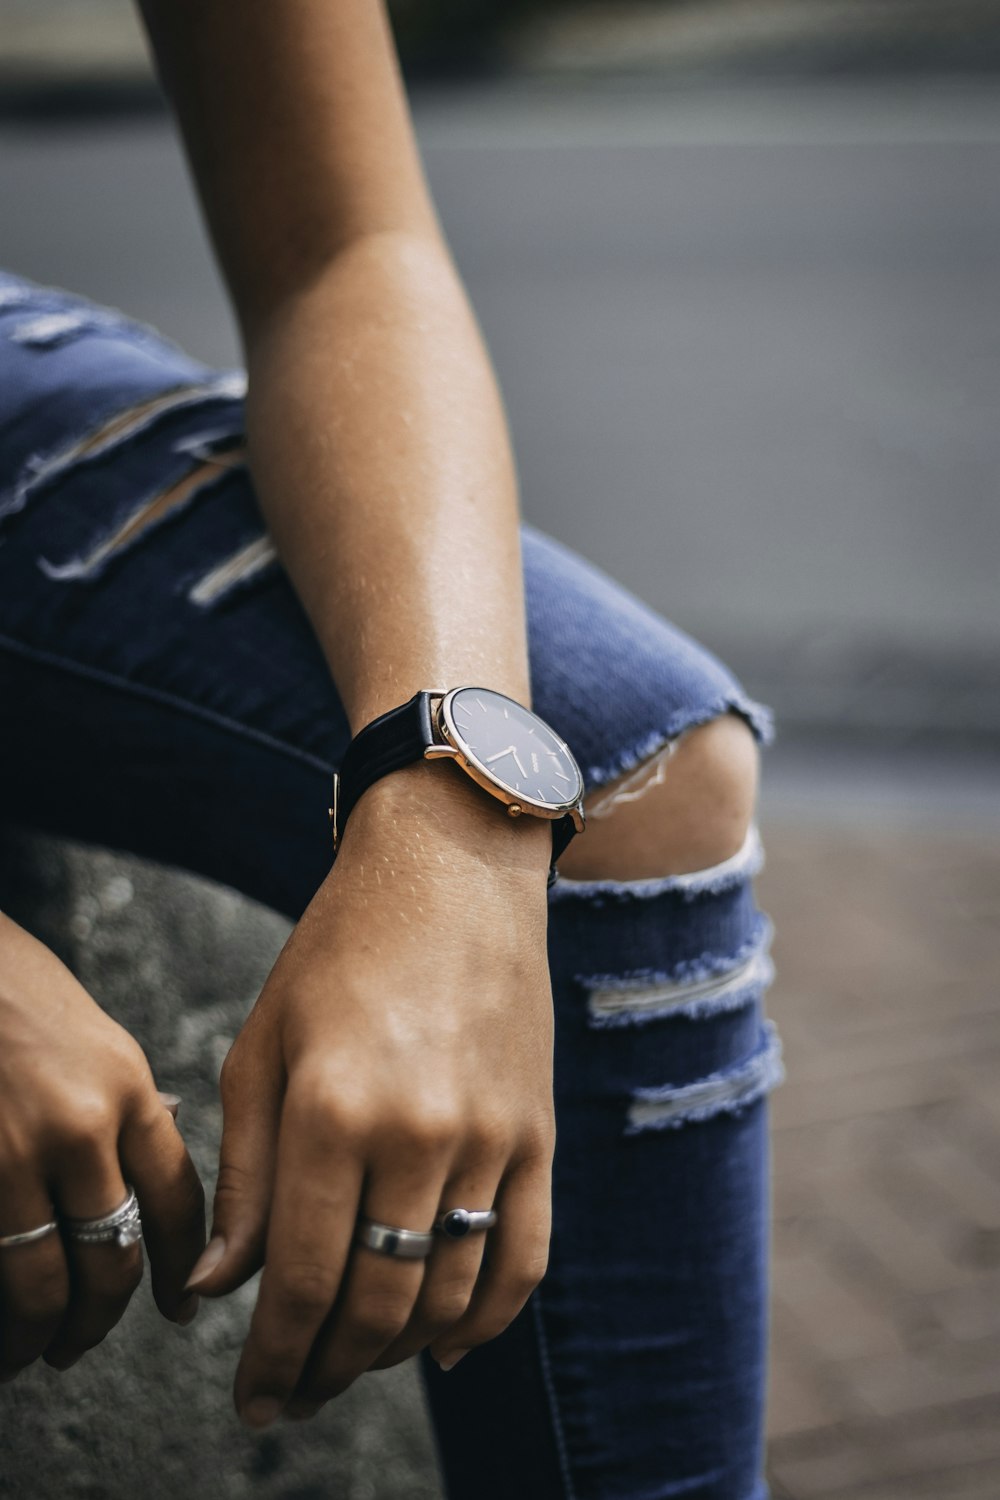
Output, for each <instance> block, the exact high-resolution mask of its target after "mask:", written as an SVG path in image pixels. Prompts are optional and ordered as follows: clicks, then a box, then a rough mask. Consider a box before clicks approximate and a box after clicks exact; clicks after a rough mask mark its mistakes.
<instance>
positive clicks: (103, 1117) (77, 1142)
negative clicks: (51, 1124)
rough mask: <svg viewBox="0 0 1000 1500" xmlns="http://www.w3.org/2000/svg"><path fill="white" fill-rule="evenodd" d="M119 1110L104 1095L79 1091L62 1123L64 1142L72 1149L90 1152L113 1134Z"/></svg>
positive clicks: (114, 1135)
mask: <svg viewBox="0 0 1000 1500" xmlns="http://www.w3.org/2000/svg"><path fill="white" fill-rule="evenodd" d="M120 1119H121V1111H120V1109H119V1108H118V1106H117V1105H116V1104H114V1103H113V1102H112V1100H110V1099H109V1098H108V1097H107V1096H106V1095H104V1094H99V1093H93V1094H84V1093H78V1094H77V1095H76V1097H75V1098H74V1099H73V1101H72V1107H71V1110H70V1113H69V1114H68V1117H67V1118H66V1120H65V1121H64V1123H63V1128H62V1131H61V1132H60V1134H61V1136H62V1141H63V1143H64V1144H65V1145H66V1146H68V1147H70V1148H71V1149H73V1150H75V1151H79V1152H82V1153H86V1154H88V1155H89V1154H91V1153H92V1152H93V1151H95V1150H96V1149H99V1148H100V1147H101V1146H103V1145H104V1144H105V1143H106V1142H107V1140H108V1139H109V1137H112V1138H116V1137H117V1135H118V1126H119V1122H120Z"/></svg>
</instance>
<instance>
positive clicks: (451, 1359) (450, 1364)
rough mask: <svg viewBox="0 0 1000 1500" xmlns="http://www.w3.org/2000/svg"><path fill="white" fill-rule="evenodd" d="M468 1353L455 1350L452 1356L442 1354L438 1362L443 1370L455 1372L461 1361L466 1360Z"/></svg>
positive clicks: (462, 1350) (463, 1350)
mask: <svg viewBox="0 0 1000 1500" xmlns="http://www.w3.org/2000/svg"><path fill="white" fill-rule="evenodd" d="M468 1352H469V1351H468V1349H453V1350H452V1352H451V1353H450V1354H442V1356H441V1358H440V1359H439V1360H438V1364H439V1365H440V1366H441V1368H442V1370H453V1369H454V1368H455V1366H456V1365H457V1364H458V1362H459V1360H460V1359H464V1358H465V1356H466V1355H467V1354H468Z"/></svg>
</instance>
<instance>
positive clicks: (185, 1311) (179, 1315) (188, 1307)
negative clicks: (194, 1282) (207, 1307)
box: [174, 1292, 199, 1328]
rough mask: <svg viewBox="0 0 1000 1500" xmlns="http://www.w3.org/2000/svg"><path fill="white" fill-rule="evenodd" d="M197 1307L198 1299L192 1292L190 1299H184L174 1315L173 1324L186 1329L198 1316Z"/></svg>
mask: <svg viewBox="0 0 1000 1500" xmlns="http://www.w3.org/2000/svg"><path fill="white" fill-rule="evenodd" d="M198 1306H199V1304H198V1298H197V1297H196V1296H195V1295H194V1293H193V1292H192V1294H191V1296H190V1297H185V1298H184V1301H183V1302H182V1303H181V1304H180V1306H179V1307H178V1309H177V1311H176V1312H175V1313H174V1322H175V1323H177V1324H179V1326H180V1327H181V1328H186V1327H187V1325H188V1324H189V1323H193V1322H194V1320H195V1318H196V1317H197V1316H198Z"/></svg>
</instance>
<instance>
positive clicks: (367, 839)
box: [338, 760, 552, 883]
mask: <svg viewBox="0 0 1000 1500" xmlns="http://www.w3.org/2000/svg"><path fill="white" fill-rule="evenodd" d="M352 830H354V835H355V839H356V843H357V845H363V846H364V847H365V848H370V847H371V845H372V841H375V842H376V843H377V844H379V845H398V844H400V843H401V842H402V843H405V844H412V843H413V842H414V841H419V842H420V843H422V844H423V845H424V846H425V847H426V846H427V844H428V840H430V841H432V842H433V843H436V844H437V845H438V846H439V847H440V846H442V845H444V846H446V847H447V848H448V849H449V851H450V852H451V853H453V854H454V855H455V856H456V857H459V858H462V857H464V856H465V855H468V857H469V858H470V859H473V860H476V861H478V862H480V863H488V864H492V865H495V866H498V867H503V868H505V869H509V870H510V871H511V872H514V871H523V872H524V873H526V874H527V875H529V876H533V877H537V878H539V879H541V880H542V881H543V883H544V880H545V878H546V876H547V874H548V869H549V864H550V862H551V859H552V825H551V823H550V822H549V821H548V820H547V819H545V818H535V817H531V816H523V817H520V818H518V819H516V820H515V819H513V818H511V817H509V816H508V814H507V809H506V807H505V806H504V804H503V803H502V802H501V801H499V800H498V799H497V798H495V797H491V796H490V795H489V793H488V792H485V791H483V789H482V788H481V787H478V786H476V785H475V783H474V782H472V781H470V780H469V778H468V777H467V776H465V775H464V774H463V773H462V772H460V771H457V770H456V768H455V767H454V766H451V765H449V764H448V763H447V762H446V761H433V760H429V761H419V762H416V763H414V764H413V765H411V766H403V767H402V768H400V769H399V770H396V771H393V772H392V773H391V774H390V775H387V776H383V777H381V778H380V779H379V780H378V781H376V782H373V784H372V785H371V786H370V787H369V788H368V789H367V791H365V792H364V793H363V794H362V796H361V797H360V798H359V799H358V802H357V804H356V806H355V808H354V811H353V812H352V813H351V817H350V820H349V822H348V824H347V827H346V829H345V831H344V842H343V845H342V848H343V849H344V850H346V849H347V848H348V847H349V845H350V842H351V836H352ZM338 857H339V856H338Z"/></svg>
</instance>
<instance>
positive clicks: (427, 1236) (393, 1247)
mask: <svg viewBox="0 0 1000 1500" xmlns="http://www.w3.org/2000/svg"><path fill="white" fill-rule="evenodd" d="M354 1239H355V1243H356V1244H358V1245H364V1246H365V1247H366V1248H367V1249H368V1250H377V1251H378V1253H379V1255H394V1256H396V1258H397V1259H398V1260H423V1259H424V1257H425V1256H428V1255H430V1253H431V1251H432V1250H433V1248H434V1234H433V1231H431V1230H428V1231H427V1232H426V1233H425V1232H424V1231H423V1230H422V1229H397V1228H396V1227H395V1226H394V1225H392V1224H379V1223H378V1222H377V1220H375V1219H359V1220H358V1227H357V1231H356V1233H355V1236H354Z"/></svg>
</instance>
